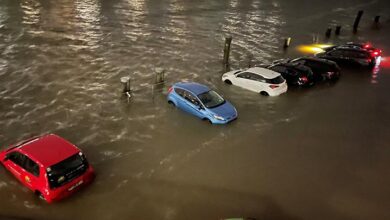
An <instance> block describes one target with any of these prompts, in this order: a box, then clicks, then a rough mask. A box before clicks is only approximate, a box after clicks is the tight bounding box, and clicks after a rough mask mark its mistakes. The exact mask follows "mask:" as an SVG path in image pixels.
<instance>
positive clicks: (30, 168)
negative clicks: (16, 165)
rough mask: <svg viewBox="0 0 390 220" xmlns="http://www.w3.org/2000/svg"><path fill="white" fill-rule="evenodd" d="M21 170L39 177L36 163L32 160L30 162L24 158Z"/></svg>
mask: <svg viewBox="0 0 390 220" xmlns="http://www.w3.org/2000/svg"><path fill="white" fill-rule="evenodd" d="M23 168H24V169H25V170H26V171H27V172H29V173H31V174H33V175H34V176H39V166H38V164H37V163H35V162H34V161H33V160H31V159H30V158H28V157H26V159H25V161H24V166H23Z"/></svg>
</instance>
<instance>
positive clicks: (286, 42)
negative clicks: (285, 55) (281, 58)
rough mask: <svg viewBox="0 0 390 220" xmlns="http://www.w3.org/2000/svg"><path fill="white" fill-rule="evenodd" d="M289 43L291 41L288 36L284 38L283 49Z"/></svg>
mask: <svg viewBox="0 0 390 220" xmlns="http://www.w3.org/2000/svg"><path fill="white" fill-rule="evenodd" d="M290 43H291V37H288V38H286V39H284V45H283V48H284V49H287V47H289V46H290Z"/></svg>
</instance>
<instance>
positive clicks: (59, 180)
mask: <svg viewBox="0 0 390 220" xmlns="http://www.w3.org/2000/svg"><path fill="white" fill-rule="evenodd" d="M87 168H88V162H87V160H86V159H85V157H84V155H83V154H79V153H77V154H75V155H73V156H71V157H69V158H68V159H65V160H63V161H62V162H60V163H58V164H55V165H53V166H51V167H49V168H48V169H47V177H48V180H49V185H50V188H52V189H54V188H57V187H60V186H63V185H64V184H66V183H68V182H70V181H71V180H73V179H75V178H77V177H79V176H81V175H82V174H83V173H84V172H85V171H86V170H87Z"/></svg>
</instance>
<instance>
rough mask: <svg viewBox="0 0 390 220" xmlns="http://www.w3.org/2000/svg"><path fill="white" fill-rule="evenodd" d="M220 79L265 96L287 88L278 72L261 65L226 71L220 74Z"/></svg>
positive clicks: (281, 91) (283, 91)
mask: <svg viewBox="0 0 390 220" xmlns="http://www.w3.org/2000/svg"><path fill="white" fill-rule="evenodd" d="M222 81H224V82H225V83H227V84H232V85H235V86H238V87H241V88H244V89H247V90H250V91H253V92H256V93H259V94H262V95H265V96H278V95H281V94H283V93H285V92H287V88H288V86H287V83H286V80H285V79H284V78H283V77H282V76H281V75H280V73H278V72H275V71H272V70H270V69H267V68H263V67H252V68H249V69H245V70H234V71H230V72H227V73H225V74H223V75H222Z"/></svg>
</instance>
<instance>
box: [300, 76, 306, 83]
mask: <svg viewBox="0 0 390 220" xmlns="http://www.w3.org/2000/svg"><path fill="white" fill-rule="evenodd" d="M299 79H300V80H301V81H302V82H307V81H308V80H307V77H306V76H302V77H301V78H299Z"/></svg>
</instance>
